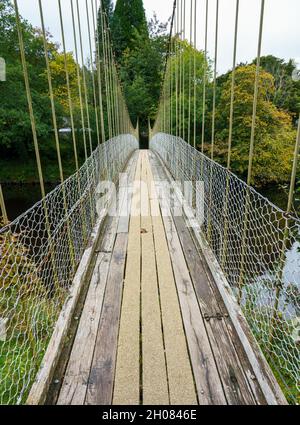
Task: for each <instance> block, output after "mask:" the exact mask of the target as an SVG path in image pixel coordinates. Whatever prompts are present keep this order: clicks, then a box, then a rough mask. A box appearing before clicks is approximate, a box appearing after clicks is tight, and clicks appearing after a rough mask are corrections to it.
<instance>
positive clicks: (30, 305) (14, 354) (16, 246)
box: [0, 134, 138, 404]
mask: <svg viewBox="0 0 300 425" xmlns="http://www.w3.org/2000/svg"><path fill="white" fill-rule="evenodd" d="M137 147H138V144H137V141H136V139H135V137H133V136H132V135H130V134H124V135H120V136H118V137H115V138H113V139H111V140H109V141H107V142H105V143H103V144H101V145H99V146H98V148H97V149H96V150H95V151H94V152H93V154H92V155H91V156H90V157H89V158H88V160H87V161H86V163H85V164H84V165H83V166H82V167H81V168H80V169H79V171H78V172H77V173H76V174H74V175H73V176H71V177H70V178H69V179H68V180H66V181H65V182H64V183H63V184H62V185H60V186H58V187H57V188H56V189H55V190H53V191H52V192H51V193H49V194H48V195H47V196H46V197H45V198H44V199H42V200H41V201H40V202H38V203H37V204H36V205H34V206H33V207H32V208H31V209H30V210H29V211H27V212H25V213H24V214H23V215H21V216H20V217H18V218H17V219H16V220H14V221H13V222H12V223H9V224H8V225H7V226H5V227H3V228H2V229H0V404H21V403H23V402H24V401H25V400H26V396H27V394H28V391H29V390H30V387H31V385H32V383H33V381H34V379H35V376H36V374H37V371H38V368H39V366H40V364H41V361H42V358H43V355H44V353H45V351H46V348H47V344H48V342H49V340H50V337H51V334H52V331H53V329H54V326H55V324H56V321H57V318H58V315H59V313H60V311H61V309H62V306H63V304H64V302H65V300H66V299H67V297H68V293H69V289H70V287H71V285H72V279H73V278H74V275H75V273H76V269H77V267H78V265H79V263H80V260H81V258H82V255H83V252H84V250H85V248H86V247H87V246H88V244H89V240H90V236H91V233H92V230H93V227H94V225H95V223H96V222H97V219H98V214H99V207H97V202H98V198H97V196H98V197H99V196H100V195H99V194H98V195H97V187H98V184H99V183H100V182H101V181H110V182H116V181H117V179H118V175H119V173H120V172H121V171H122V170H123V168H124V166H125V164H126V161H127V160H128V158H129V156H130V155H131V154H132V152H133V151H134V150H135V149H136V148H137ZM104 202H106V204H105V203H104ZM108 202H109V200H108V199H107V200H106V201H103V203H101V210H102V209H103V208H105V207H107V203H108Z"/></svg>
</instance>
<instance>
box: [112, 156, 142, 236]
mask: <svg viewBox="0 0 300 425" xmlns="http://www.w3.org/2000/svg"><path fill="white" fill-rule="evenodd" d="M138 157H139V154H138V153H137V152H135V153H134V155H133V158H132V162H131V164H130V168H129V169H128V171H127V172H126V174H127V184H128V186H127V187H123V186H122V187H121V188H120V190H121V192H122V191H123V192H124V197H123V201H121V212H122V214H124V213H126V215H122V214H121V216H120V217H119V224H118V230H117V233H128V232H129V222H130V211H131V202H132V196H133V194H132V193H130V188H131V185H133V183H134V178H135V175H136V167H137V159H138Z"/></svg>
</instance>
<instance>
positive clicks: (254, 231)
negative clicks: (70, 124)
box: [150, 133, 300, 403]
mask: <svg viewBox="0 0 300 425" xmlns="http://www.w3.org/2000/svg"><path fill="white" fill-rule="evenodd" d="M150 148H151V149H152V150H153V151H155V152H157V153H158V154H159V156H160V157H161V158H162V160H163V161H164V163H165V165H166V166H167V168H168V169H169V171H170V172H171V174H172V175H173V177H174V179H175V180H176V181H178V182H180V183H181V185H183V184H184V182H193V191H194V194H193V196H192V197H190V198H189V199H191V200H192V201H190V206H191V207H192V208H193V207H195V205H197V203H195V199H196V197H197V193H195V191H196V190H197V186H196V183H195V182H196V181H201V182H203V184H204V222H203V225H202V232H203V234H204V235H205V237H206V240H207V242H208V243H209V245H210V247H211V249H212V251H213V253H214V255H215V257H216V258H217V260H218V262H219V264H220V266H221V267H222V270H223V272H224V274H225V276H226V277H227V280H228V282H229V284H230V286H231V288H232V290H233V292H234V294H235V295H236V297H237V299H238V301H239V302H240V304H241V306H242V308H243V311H244V314H245V316H246V318H247V320H248V323H249V325H250V327H251V329H252V332H253V334H254V335H255V337H256V339H257V341H258V343H259V344H260V346H261V348H262V351H263V352H264V354H265V356H266V358H267V360H268V361H269V363H270V365H271V367H272V369H273V371H274V374H275V376H276V377H277V379H278V381H279V382H280V384H282V388H283V391H284V392H285V395H286V397H287V398H288V400H289V402H291V403H299V402H300V396H299V391H300V317H299V312H300V220H299V219H298V218H297V217H295V216H292V215H286V214H285V212H284V211H282V210H281V209H279V208H277V207H276V206H275V205H273V204H272V203H271V202H269V201H268V199H266V198H264V197H263V196H261V195H260V194H259V193H258V192H256V191H255V190H254V189H253V188H252V187H249V186H248V185H247V184H246V183H244V182H243V181H242V180H240V179H239V178H238V177H237V176H235V175H234V174H233V173H231V172H229V171H228V170H227V169H226V168H224V167H222V166H221V165H219V164H217V163H216V162H214V161H212V160H210V159H209V158H207V157H206V156H205V155H203V154H201V153H200V152H199V151H197V150H196V149H194V148H193V147H192V146H190V145H189V144H188V143H186V142H185V141H184V140H183V139H181V138H178V137H174V136H170V135H167V134H164V133H158V134H156V135H155V136H154V137H153V138H152V140H151V143H150ZM199 196H200V194H199ZM202 196H203V195H202ZM193 200H194V201H193ZM195 209H197V207H195ZM195 213H197V211H195ZM201 214H203V212H202V211H201ZM196 216H197V215H196ZM198 216H199V215H198Z"/></svg>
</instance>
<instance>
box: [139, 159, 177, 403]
mask: <svg viewBox="0 0 300 425" xmlns="http://www.w3.org/2000/svg"><path fill="white" fill-rule="evenodd" d="M142 159H143V161H142V181H143V182H144V183H146V182H147V176H146V164H145V158H144V154H143V155H142ZM148 200H149V199H146V201H148ZM143 201H144V200H143ZM142 213H144V215H142V219H141V227H142V230H141V238H142V285H141V286H142V355H143V360H142V362H143V365H142V380H143V382H142V385H143V404H146V405H167V404H169V402H170V400H169V394H168V383H167V372H166V360H165V354H164V344H163V335H162V323H161V312H160V303H159V293H158V282H157V275H156V273H157V272H156V261H155V251H154V241H153V229H152V220H151V216H150V215H147V207H145V205H144V208H143V205H142ZM148 214H149V211H148Z"/></svg>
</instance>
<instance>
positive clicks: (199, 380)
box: [153, 167, 227, 405]
mask: <svg viewBox="0 0 300 425" xmlns="http://www.w3.org/2000/svg"><path fill="white" fill-rule="evenodd" d="M153 173H154V178H155V179H156V180H157V181H159V176H158V175H157V170H156V169H155V168H154V167H153ZM163 222H164V227H165V232H166V236H167V241H168V246H169V252H170V255H171V260H172V264H173V271H174V276H175V282H176V285H177V291H178V295H179V301H180V305H181V312H182V317H183V322H184V327H185V333H186V338H187V342H188V347H189V352H190V358H191V363H192V367H193V372H194V379H195V382H196V387H197V392H198V399H199V403H200V404H202V405H225V404H227V401H226V397H225V395H224V390H223V387H222V383H221V380H220V377H219V374H218V369H217V366H216V363H215V360H214V356H213V353H212V350H211V347H210V342H209V339H208V336H207V333H206V328H205V325H204V321H203V318H202V315H201V312H200V309H199V305H198V301H197V297H196V294H195V291H194V287H193V283H192V280H191V277H190V274H189V270H188V267H187V264H186V261H185V257H184V254H183V251H182V247H181V244H180V240H179V237H178V234H177V231H176V227H175V225H174V222H173V219H172V217H171V212H170V211H168V215H165V216H163Z"/></svg>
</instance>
